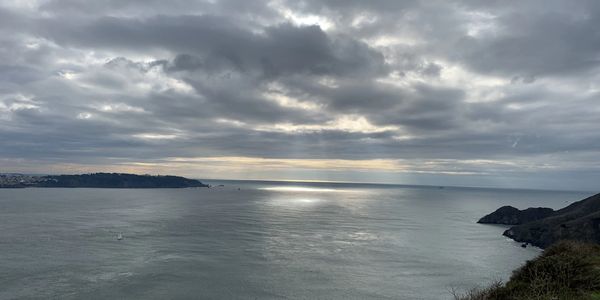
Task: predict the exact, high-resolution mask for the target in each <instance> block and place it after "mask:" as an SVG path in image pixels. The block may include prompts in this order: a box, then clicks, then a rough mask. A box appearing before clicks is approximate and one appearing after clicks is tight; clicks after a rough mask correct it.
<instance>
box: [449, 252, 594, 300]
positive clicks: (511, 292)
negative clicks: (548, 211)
mask: <svg viewBox="0 0 600 300" xmlns="http://www.w3.org/2000/svg"><path fill="white" fill-rule="evenodd" d="M455 299H457V300H521V299H523V300H524V299H528V300H529V299H539V300H542V299H543V300H545V299H565V300H567V299H569V300H571V299H582V300H586V299H587V300H600V245H596V244H584V243H580V242H566V241H563V242H559V243H557V244H555V245H553V246H551V247H550V248H548V249H546V250H545V251H544V252H543V253H542V254H541V255H540V256H539V257H537V258H535V259H533V260H531V261H528V262H527V263H526V264H525V265H524V266H522V267H521V268H519V269H517V270H516V271H515V272H514V273H513V275H512V277H511V278H510V280H509V281H508V282H507V283H506V284H504V285H503V284H501V283H495V284H492V285H491V286H489V287H488V288H485V289H477V290H472V291H469V292H468V293H467V294H465V295H455Z"/></svg>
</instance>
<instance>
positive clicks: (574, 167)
mask: <svg viewBox="0 0 600 300" xmlns="http://www.w3.org/2000/svg"><path fill="white" fill-rule="evenodd" d="M598 28H600V2H599V1H591V0H590V1H586V0H582V1H567V0H565V1H553V0H540V1H478V0H464V1H441V0H440V1H436V0H425V1H417V0H406V1H398V0H371V1H362V0H344V1H342V0H319V1H317V0H273V1H255V0H224V1H215V0H211V1H200V0H196V1H191V0H173V1H161V0H96V1H77V0H46V1H44V0H19V1H2V2H0V172H21V173H45V174H56V173H87V172H97V171H110V172H131V173H148V174H175V175H182V176H188V177H193V178H222V179H269V180H317V181H318V180H321V181H352V182H385V183H400V184H429V185H463V186H491V187H521V188H545V189H568V190H589V191H593V190H598V189H599V188H600V187H599V186H598V183H599V182H600V130H599V129H600V72H599V71H600V30H598Z"/></svg>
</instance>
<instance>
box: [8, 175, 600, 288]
mask: <svg viewBox="0 0 600 300" xmlns="http://www.w3.org/2000/svg"><path fill="white" fill-rule="evenodd" d="M211 183H212V184H219V183H222V184H224V185H225V186H223V187H213V188H210V189H208V188H189V189H88V188H79V189H60V188H52V189H44V188H29V189H1V190H0V299H50V298H52V299H451V298H452V295H451V291H452V290H458V291H465V290H466V289H469V288H472V287H476V286H478V285H479V286H482V285H486V284H488V283H490V282H492V281H494V280H506V279H508V278H509V276H510V274H511V272H512V270H513V269H515V268H517V267H519V266H520V265H521V264H523V263H524V262H525V261H527V260H528V259H531V258H534V257H535V256H536V255H538V254H539V253H540V250H539V249H536V248H534V247H528V248H522V247H520V244H518V243H516V242H513V241H511V240H508V239H506V238H505V237H503V236H502V232H503V231H504V230H505V229H506V227H504V226H497V225H482V224H476V221H477V220H478V219H479V218H480V217H482V216H483V215H485V214H487V213H490V212H492V211H494V210H495V209H497V208H498V207H500V206H503V205H513V206H515V207H518V208H527V207H532V206H535V207H537V206H546V207H552V208H560V207H563V206H566V205H567V204H569V203H572V202H573V201H577V200H580V199H583V198H584V197H586V196H589V195H590V194H591V193H579V192H550V191H527V190H500V189H476V188H453V187H445V188H444V187H418V186H385V185H361V184H331V183H277V182H241V181H240V182H237V181H228V182H211ZM119 233H122V237H123V238H122V239H121V240H118V239H117V236H118V234H119Z"/></svg>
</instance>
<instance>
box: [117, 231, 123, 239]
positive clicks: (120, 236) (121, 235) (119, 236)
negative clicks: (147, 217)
mask: <svg viewBox="0 0 600 300" xmlns="http://www.w3.org/2000/svg"><path fill="white" fill-rule="evenodd" d="M122 239H123V234H122V233H120V232H119V234H117V240H119V241H120V240H122Z"/></svg>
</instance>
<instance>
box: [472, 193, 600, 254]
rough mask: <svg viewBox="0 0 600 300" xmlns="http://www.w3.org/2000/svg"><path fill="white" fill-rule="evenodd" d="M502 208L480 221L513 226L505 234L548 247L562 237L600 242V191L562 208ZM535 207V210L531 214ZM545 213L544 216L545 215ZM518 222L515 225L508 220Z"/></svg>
mask: <svg viewBox="0 0 600 300" xmlns="http://www.w3.org/2000/svg"><path fill="white" fill-rule="evenodd" d="M515 210H516V209H515V208H513V209H506V208H505V207H504V208H500V209H498V210H497V211H495V212H493V213H492V214H490V215H487V216H485V217H483V218H482V219H481V220H479V222H480V223H493V224H507V225H513V224H516V226H513V227H511V228H509V229H508V230H506V231H505V232H504V233H503V234H504V235H505V236H507V237H509V238H512V239H514V240H515V241H518V242H524V243H530V244H532V245H535V246H538V247H541V248H546V247H548V246H550V245H552V244H553V243H555V242H557V241H559V240H577V241H582V242H590V243H598V244H600V194H597V195H594V196H591V197H588V198H586V199H583V200H581V201H578V202H575V203H573V204H571V205H569V206H567V207H565V208H563V209H560V210H557V211H552V210H551V209H549V208H546V209H544V208H535V209H532V208H529V209H527V210H522V211H519V210H516V211H515ZM532 210H535V212H536V213H532V212H533V211H532ZM544 215H545V216H544ZM507 220H508V221H510V222H512V221H515V222H513V223H512V224H511V223H510V222H506V221H507Z"/></svg>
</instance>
